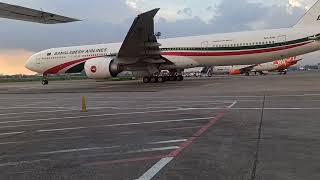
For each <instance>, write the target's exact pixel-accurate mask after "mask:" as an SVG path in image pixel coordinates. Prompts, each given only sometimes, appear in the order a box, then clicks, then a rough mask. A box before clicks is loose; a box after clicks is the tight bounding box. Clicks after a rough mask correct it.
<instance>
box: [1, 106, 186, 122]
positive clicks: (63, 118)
mask: <svg viewBox="0 0 320 180" xmlns="http://www.w3.org/2000/svg"><path fill="white" fill-rule="evenodd" d="M187 110H189V109H186V108H183V109H171V110H157V111H138V112H128V113H114V114H95V115H87V116H69V117H57V118H44V119H30V120H20V121H4V122H0V124H9V123H21V122H38V121H52V120H65V119H80V118H92V117H105V116H118V115H132V114H148V113H161V112H176V111H187Z"/></svg>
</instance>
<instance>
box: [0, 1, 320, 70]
mask: <svg viewBox="0 0 320 180" xmlns="http://www.w3.org/2000/svg"><path fill="white" fill-rule="evenodd" d="M1 2H5V3H10V4H15V5H21V6H26V7H31V8H35V9H42V10H44V11H49V12H54V13H58V14H62V15H66V16H70V17H75V18H78V19H81V20H82V21H81V22H76V23H70V24H61V25H42V24H35V23H28V22H20V21H14V20H6V19H0V26H1V28H0V74H32V72H30V71H28V70H26V69H25V68H24V67H23V66H24V62H25V61H26V59H27V58H28V57H29V56H30V55H31V54H32V53H34V52H37V51H40V50H43V49H47V48H52V47H61V46H73V45H85V44H96V43H109V42H121V41H123V39H124V37H125V35H126V33H127V31H128V29H129V27H130V26H131V23H132V21H133V19H134V18H135V17H136V15H137V14H139V13H141V12H144V11H148V10H151V9H153V8H161V10H160V12H159V14H158V15H157V17H156V23H155V27H156V31H160V32H162V38H166V37H179V36H189V35H203V34H211V33H222V32H236V31H246V30H259V29H270V28H282V27H289V26H291V25H293V24H295V23H296V22H297V21H298V20H299V18H300V17H301V16H302V15H303V14H304V13H305V11H306V10H307V9H309V8H310V7H311V6H312V5H313V4H314V3H315V2H316V0H268V1H266V0H201V1H196V0H90V1H88V0H67V1H66V0H55V1H52V0H32V1H30V0H1ZM319 57H320V53H313V54H309V55H305V56H303V58H304V61H303V63H304V64H315V63H318V62H320V58H319Z"/></svg>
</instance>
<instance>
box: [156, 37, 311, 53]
mask: <svg viewBox="0 0 320 180" xmlns="http://www.w3.org/2000/svg"><path fill="white" fill-rule="evenodd" d="M309 40H310V39H309V37H306V38H302V39H297V40H293V41H286V42H282V43H271V44H261V45H251V46H236V47H174V48H160V50H161V51H232V50H233V51H236V50H254V49H264V48H274V47H281V46H288V45H294V44H297V43H303V42H307V41H309ZM242 44H243V43H242Z"/></svg>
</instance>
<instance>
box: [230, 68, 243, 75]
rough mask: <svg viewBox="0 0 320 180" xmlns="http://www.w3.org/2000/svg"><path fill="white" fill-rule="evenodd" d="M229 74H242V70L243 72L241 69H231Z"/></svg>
mask: <svg viewBox="0 0 320 180" xmlns="http://www.w3.org/2000/svg"><path fill="white" fill-rule="evenodd" d="M229 74H230V75H239V74H242V72H241V70H239V69H231V70H230V71H229Z"/></svg>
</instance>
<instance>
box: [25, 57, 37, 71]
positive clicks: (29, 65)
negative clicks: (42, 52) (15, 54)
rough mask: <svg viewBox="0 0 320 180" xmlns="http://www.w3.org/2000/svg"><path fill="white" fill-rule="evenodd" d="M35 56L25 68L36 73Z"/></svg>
mask: <svg viewBox="0 0 320 180" xmlns="http://www.w3.org/2000/svg"><path fill="white" fill-rule="evenodd" d="M34 61H35V60H34V55H33V56H31V57H30V58H29V59H28V60H27V61H26V63H25V64H24V67H25V68H27V69H29V70H30V71H35V69H34V68H35V62H34Z"/></svg>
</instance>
